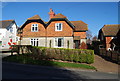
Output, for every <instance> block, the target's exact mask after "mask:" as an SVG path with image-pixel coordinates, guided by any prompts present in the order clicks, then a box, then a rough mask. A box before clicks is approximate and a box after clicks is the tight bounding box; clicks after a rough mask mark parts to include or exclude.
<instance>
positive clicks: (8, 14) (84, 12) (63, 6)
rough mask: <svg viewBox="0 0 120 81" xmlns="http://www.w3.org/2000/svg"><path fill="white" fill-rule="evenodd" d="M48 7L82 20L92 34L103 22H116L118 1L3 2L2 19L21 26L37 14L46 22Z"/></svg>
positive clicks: (95, 32) (72, 19)
mask: <svg viewBox="0 0 120 81" xmlns="http://www.w3.org/2000/svg"><path fill="white" fill-rule="evenodd" d="M50 8H52V9H53V11H54V12H55V13H56V14H58V13H61V14H63V15H65V16H66V17H67V18H68V19H69V20H70V21H78V20H82V21H83V22H85V23H86V24H88V29H89V30H90V31H91V32H92V35H93V36H95V35H98V31H99V30H100V28H102V27H103V26H104V25H105V24H118V2H3V3H2V20H9V19H14V20H15V21H16V23H17V25H18V26H21V25H22V24H23V23H24V22H25V21H26V20H27V18H29V17H32V16H34V15H39V16H40V17H41V18H42V20H43V21H45V22H47V21H49V15H48V12H49V9H50Z"/></svg>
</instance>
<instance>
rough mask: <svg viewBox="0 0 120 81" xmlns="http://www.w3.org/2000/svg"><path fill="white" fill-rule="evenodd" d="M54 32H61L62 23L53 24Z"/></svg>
mask: <svg viewBox="0 0 120 81" xmlns="http://www.w3.org/2000/svg"><path fill="white" fill-rule="evenodd" d="M55 31H62V23H55Z"/></svg>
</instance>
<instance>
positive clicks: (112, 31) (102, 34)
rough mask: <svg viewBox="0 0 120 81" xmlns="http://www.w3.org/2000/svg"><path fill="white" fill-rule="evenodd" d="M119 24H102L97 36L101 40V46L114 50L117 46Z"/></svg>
mask: <svg viewBox="0 0 120 81" xmlns="http://www.w3.org/2000/svg"><path fill="white" fill-rule="evenodd" d="M119 31H120V25H118V24H115V25H114V24H113V25H104V26H103V27H102V28H101V29H100V30H99V36H98V38H99V39H100V41H101V46H102V47H103V48H106V50H115V49H116V48H117V47H118V43H119V40H118V38H119V36H118V33H119Z"/></svg>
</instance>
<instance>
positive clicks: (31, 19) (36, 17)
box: [20, 15, 45, 29]
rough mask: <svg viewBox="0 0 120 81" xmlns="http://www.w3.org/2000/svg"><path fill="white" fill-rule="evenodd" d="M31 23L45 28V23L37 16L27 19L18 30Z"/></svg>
mask: <svg viewBox="0 0 120 81" xmlns="http://www.w3.org/2000/svg"><path fill="white" fill-rule="evenodd" d="M31 22H38V23H41V24H43V25H44V26H45V22H44V21H43V20H42V19H41V18H40V16H39V15H34V16H32V17H30V18H28V19H27V20H26V22H25V23H24V24H23V25H22V26H21V27H20V28H21V29H23V28H24V27H25V25H26V24H28V23H31Z"/></svg>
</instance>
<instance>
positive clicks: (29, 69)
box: [2, 62, 118, 81]
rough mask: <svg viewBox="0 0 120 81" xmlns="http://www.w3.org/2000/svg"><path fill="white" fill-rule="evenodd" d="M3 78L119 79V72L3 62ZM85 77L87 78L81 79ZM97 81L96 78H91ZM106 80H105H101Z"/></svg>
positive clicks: (78, 80)
mask: <svg viewBox="0 0 120 81" xmlns="http://www.w3.org/2000/svg"><path fill="white" fill-rule="evenodd" d="M2 78H3V80H4V79H31V80H32V79H35V80H37V79H38V80H39V79H40V80H55V81H57V80H67V81H87V80H86V79H111V80H109V81H112V80H113V81H117V80H115V79H118V74H114V73H104V72H96V71H85V70H81V69H70V68H57V67H48V66H38V65H25V64H17V63H9V62H3V63H2ZM80 79H85V80H80ZM91 81H95V80H91ZM101 81H104V80H101Z"/></svg>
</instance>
